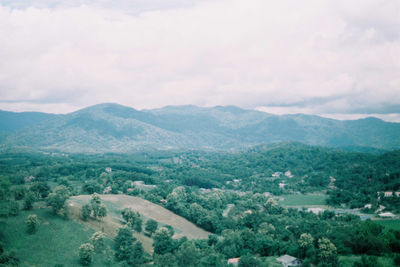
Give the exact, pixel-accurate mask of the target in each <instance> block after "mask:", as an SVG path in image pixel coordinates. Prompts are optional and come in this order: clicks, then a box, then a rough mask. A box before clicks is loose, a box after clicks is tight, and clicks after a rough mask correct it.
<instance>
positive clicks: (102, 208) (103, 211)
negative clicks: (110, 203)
mask: <svg viewBox="0 0 400 267" xmlns="http://www.w3.org/2000/svg"><path fill="white" fill-rule="evenodd" d="M106 216H107V209H106V206H104V205H103V204H101V205H100V206H99V210H98V212H97V217H99V218H100V220H101V219H102V218H104V217H106Z"/></svg>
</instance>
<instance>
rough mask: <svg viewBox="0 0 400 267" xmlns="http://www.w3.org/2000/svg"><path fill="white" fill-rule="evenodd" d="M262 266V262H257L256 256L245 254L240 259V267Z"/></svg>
mask: <svg viewBox="0 0 400 267" xmlns="http://www.w3.org/2000/svg"><path fill="white" fill-rule="evenodd" d="M257 266H261V264H260V261H259V260H257V259H256V258H255V257H254V255H251V254H245V255H243V256H241V257H240V260H239V267H257Z"/></svg>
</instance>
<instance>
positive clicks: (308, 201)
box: [278, 194, 327, 206]
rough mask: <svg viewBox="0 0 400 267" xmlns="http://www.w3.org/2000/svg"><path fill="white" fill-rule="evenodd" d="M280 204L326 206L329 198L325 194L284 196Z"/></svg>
mask: <svg viewBox="0 0 400 267" xmlns="http://www.w3.org/2000/svg"><path fill="white" fill-rule="evenodd" d="M279 198H283V200H280V201H279V202H278V203H279V204H281V205H283V206H323V205H326V202H325V201H326V198H327V196H326V195H324V194H306V195H303V194H293V195H282V196H279Z"/></svg>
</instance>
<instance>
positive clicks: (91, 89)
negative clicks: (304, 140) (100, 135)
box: [0, 0, 400, 117]
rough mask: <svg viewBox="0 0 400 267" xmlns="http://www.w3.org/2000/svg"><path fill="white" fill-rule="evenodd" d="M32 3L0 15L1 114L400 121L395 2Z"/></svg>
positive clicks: (3, 9) (399, 22)
mask: <svg viewBox="0 0 400 267" xmlns="http://www.w3.org/2000/svg"><path fill="white" fill-rule="evenodd" d="M17 2H19V4H20V5H22V4H21V1H17ZM0 3H1V1H0ZM28 3H30V5H31V6H30V7H29V6H28V5H27V4H26V2H25V4H24V5H22V6H23V8H14V7H15V5H16V4H14V7H10V6H6V5H3V6H1V5H0V108H2V109H13V110H21V109H24V108H25V109H31V110H41V111H47V112H66V111H72V110H75V109H76V108H79V107H84V106H87V105H91V104H95V103H100V102H118V103H121V104H125V105H129V106H133V107H135V108H139V109H140V108H152V107H160V106H164V105H170V104H175V105H177V104H196V105H202V106H212V105H228V104H229V105H238V106H242V107H247V108H256V107H259V108H260V107H261V109H264V110H271V108H272V109H273V108H275V110H278V109H279V110H280V112H283V111H284V110H286V112H289V113H290V112H291V111H292V110H300V111H301V110H303V112H306V113H313V114H322V115H323V114H342V115H341V116H344V115H343V114H372V113H377V114H378V115H379V114H386V113H387V114H389V113H390V114H395V115H391V116H392V117H396V114H398V112H399V111H395V112H393V110H398V109H400V94H399V93H398V92H399V88H400V79H399V78H398V77H400V60H398V59H399V58H400V18H399V16H397V15H396V14H399V13H400V3H398V2H397V1H381V0H359V1H352V2H351V3H348V2H345V1H335V2H329V1H319V0H318V1H317V0H314V1H309V2H308V3H307V4H304V3H303V2H299V1H294V0H292V1H279V2H276V1H265V0H249V1H239V0H219V1H201V2H197V4H195V2H194V1H191V2H190V4H186V5H183V4H182V3H183V2H182V1H169V2H168V5H167V4H163V5H161V4H160V3H161V1H160V2H159V3H158V5H161V6H162V8H156V6H145V5H144V4H143V3H145V2H144V1H136V3H141V5H137V6H136V7H135V8H134V7H132V5H131V4H129V1H121V0H120V1H113V2H112V3H111V2H110V1H100V2H96V4H91V2H90V1H74V2H72V3H73V4H66V3H68V2H59V3H62V4H55V2H54V1H49V2H48V5H51V6H50V7H48V8H46V7H45V6H43V4H41V5H38V4H35V2H34V1H30V2H28ZM82 3H83V4H85V5H81V4H82ZM147 3H148V2H147ZM164 3H167V2H164ZM110 7H112V8H110ZM60 107H63V108H60ZM263 107H264V108H263ZM386 108H387V110H386ZM377 111H378V112H377ZM338 116H339V115H338ZM349 116H350V115H349ZM382 116H383V115H382ZM388 116H389V115H388ZM388 116H386V117H388ZM397 117H398V116H397Z"/></svg>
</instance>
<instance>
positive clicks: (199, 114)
mask: <svg viewBox="0 0 400 267" xmlns="http://www.w3.org/2000/svg"><path fill="white" fill-rule="evenodd" d="M49 116H50V115H49ZM2 123H3V124H2V125H5V123H4V122H2ZM11 129H12V127H9V129H6V130H7V131H8V132H10V131H11ZM399 137H400V124H399V123H389V122H385V121H382V120H379V119H376V118H366V119H361V120H354V121H339V120H333V119H326V118H322V117H318V116H311V115H303V114H296V115H283V116H277V115H272V114H268V113H264V112H260V111H254V110H245V109H241V108H238V107H233V106H225V107H221V106H217V107H212V108H202V107H196V106H168V107H165V108H161V109H154V110H143V111H138V110H135V109H133V108H130V107H126V106H121V105H117V104H99V105H95V106H91V107H87V108H84V109H81V110H79V111H76V112H73V113H69V114H66V115H57V116H52V117H50V118H49V119H47V120H43V121H41V122H40V123H38V124H37V123H35V124H33V123H32V124H30V127H29V131H28V130H27V128H22V129H20V130H19V131H17V132H15V133H10V134H8V136H7V138H6V140H3V141H2V143H3V144H6V145H12V146H27V147H34V148H39V149H54V150H60V151H67V152H131V151H140V150H149V149H151V150H165V149H221V150H231V149H240V148H245V147H250V146H253V145H257V144H264V143H275V142H288V141H296V142H302V143H306V144H311V145H323V146H334V147H347V148H357V147H364V148H366V149H367V148H368V147H372V148H375V149H397V148H400V138H399Z"/></svg>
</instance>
